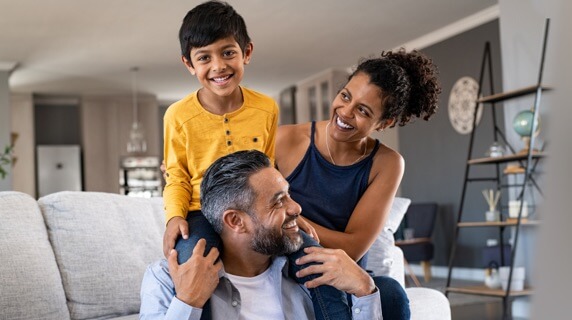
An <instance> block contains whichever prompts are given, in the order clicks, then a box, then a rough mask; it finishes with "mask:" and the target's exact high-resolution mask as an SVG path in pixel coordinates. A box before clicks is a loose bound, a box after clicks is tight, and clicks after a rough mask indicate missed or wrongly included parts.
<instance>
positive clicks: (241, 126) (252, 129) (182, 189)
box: [163, 87, 278, 222]
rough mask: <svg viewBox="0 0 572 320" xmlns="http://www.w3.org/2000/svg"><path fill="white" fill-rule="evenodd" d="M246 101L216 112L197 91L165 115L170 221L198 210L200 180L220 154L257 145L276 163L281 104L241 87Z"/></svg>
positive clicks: (165, 194)
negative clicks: (277, 129) (199, 97)
mask: <svg viewBox="0 0 572 320" xmlns="http://www.w3.org/2000/svg"><path fill="white" fill-rule="evenodd" d="M241 89H242V96H243V99H244V102H243V104H242V106H241V107H240V108H239V109H238V110H236V111H233V112H231V113H227V114H224V115H216V114H212V113H210V112H208V111H207V110H205V109H204V108H203V107H202V106H201V105H200V103H199V100H198V97H197V92H194V93H191V94H189V95H188V96H186V97H185V98H183V99H182V100H180V101H177V102H175V103H174V104H172V105H171V106H170V107H169V108H168V109H167V112H166V113H165V117H164V127H165V131H164V139H165V149H164V159H165V165H166V168H167V178H166V182H167V184H166V186H165V190H164V191H163V199H164V203H165V213H166V220H165V221H166V222H168V221H169V220H170V219H171V218H173V217H182V218H186V216H187V212H188V211H192V210H199V209H200V208H201V204H200V185H201V181H202V179H203V175H204V173H205V171H206V170H207V168H208V167H209V166H210V165H211V164H212V163H213V162H214V161H215V160H216V159H218V158H220V157H222V156H224V155H227V154H230V153H233V152H236V151H239V150H252V149H256V150H259V151H261V152H264V153H265V154H266V155H267V156H268V157H269V158H270V159H271V161H272V162H274V148H275V141H276V128H277V126H278V106H277V105H276V102H275V101H274V100H273V99H272V98H270V97H268V96H265V95H263V94H260V93H258V92H256V91H253V90H250V89H247V88H244V87H241Z"/></svg>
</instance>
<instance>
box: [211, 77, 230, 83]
mask: <svg viewBox="0 0 572 320" xmlns="http://www.w3.org/2000/svg"><path fill="white" fill-rule="evenodd" d="M228 78H230V76H226V77H222V78H213V80H214V81H215V82H223V81H225V80H226V79H228Z"/></svg>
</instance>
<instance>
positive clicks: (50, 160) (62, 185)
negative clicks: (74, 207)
mask: <svg viewBox="0 0 572 320" xmlns="http://www.w3.org/2000/svg"><path fill="white" fill-rule="evenodd" d="M36 154H37V164H36V166H37V175H38V176H37V177H38V179H37V183H38V197H43V196H45V195H48V194H50V193H54V192H58V191H81V190H82V174H81V168H82V166H81V148H80V146H78V145H39V146H37V153H36Z"/></svg>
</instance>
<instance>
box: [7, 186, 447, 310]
mask: <svg viewBox="0 0 572 320" xmlns="http://www.w3.org/2000/svg"><path fill="white" fill-rule="evenodd" d="M392 216H395V214H392ZM401 217H402V214H401ZM398 219H399V221H400V219H401V218H398ZM390 220H391V219H390ZM393 224H395V221H394V223H393ZM398 224H399V222H397V225H398ZM163 230H164V215H163V209H162V199H160V198H156V199H140V198H130V197H126V196H120V195H116V194H108V193H97V192H60V193H55V194H51V195H48V196H46V197H43V198H41V199H39V200H38V201H36V200H35V199H34V198H32V197H30V196H28V195H26V194H23V193H18V192H0V243H1V246H0V261H1V263H0V319H26V320H34V319H38V320H39V319H42V320H50V319H54V320H65V319H121V320H124V319H137V318H138V315H137V313H138V311H139V301H140V300H139V288H140V284H141V278H142V276H143V272H144V271H145V268H146V266H147V265H148V264H149V263H150V262H152V261H155V260H157V259H159V258H161V257H162V256H163V254H162V248H161V246H162V235H163ZM391 231H392V230H391V228H386V229H385V230H384V232H391ZM379 238H380V239H378V241H376V245H374V248H373V249H372V254H371V258H370V263H369V265H368V266H370V268H372V269H374V271H376V272H378V273H383V274H388V275H391V276H394V277H395V278H396V279H397V280H398V281H400V282H401V283H403V263H402V255H400V252H401V251H400V250H399V249H398V248H397V247H395V246H393V245H392V239H386V238H387V237H386V236H383V233H382V235H380V237H379ZM387 241H389V244H388V242H387ZM407 293H408V296H409V299H410V302H411V309H412V319H414V320H415V319H423V320H432V319H435V320H446V319H450V308H449V304H448V301H447V299H446V298H445V297H444V296H443V295H442V294H441V293H440V292H438V291H435V290H431V289H425V288H414V289H407Z"/></svg>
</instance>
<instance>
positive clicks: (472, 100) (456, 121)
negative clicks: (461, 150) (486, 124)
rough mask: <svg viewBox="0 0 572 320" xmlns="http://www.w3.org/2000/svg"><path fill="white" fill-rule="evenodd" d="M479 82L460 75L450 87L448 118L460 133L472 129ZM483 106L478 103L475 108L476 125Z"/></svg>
mask: <svg viewBox="0 0 572 320" xmlns="http://www.w3.org/2000/svg"><path fill="white" fill-rule="evenodd" d="M478 93H479V84H478V83H477V81H475V79H473V78H471V77H462V78H460V79H459V80H457V82H455V85H453V88H452V89H451V94H450V95H449V120H450V121H451V125H452V126H453V128H454V129H455V131H457V132H458V133H460V134H468V133H471V131H472V129H473V117H474V114H475V106H476V100H477V94H478ZM482 114H483V108H482V107H481V105H479V108H478V110H477V125H478V124H479V122H480V121H481V116H482Z"/></svg>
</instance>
